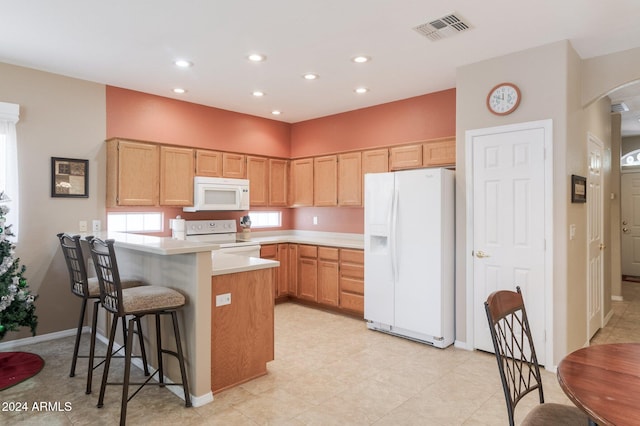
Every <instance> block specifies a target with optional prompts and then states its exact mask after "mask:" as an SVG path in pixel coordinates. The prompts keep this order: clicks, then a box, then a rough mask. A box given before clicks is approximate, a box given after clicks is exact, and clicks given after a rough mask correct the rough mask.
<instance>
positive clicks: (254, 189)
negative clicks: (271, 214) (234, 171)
mask: <svg viewBox="0 0 640 426" xmlns="http://www.w3.org/2000/svg"><path fill="white" fill-rule="evenodd" d="M247 179H249V197H250V202H249V204H250V205H251V207H254V206H266V205H267V204H268V202H269V160H268V159H267V158H265V157H254V156H250V155H248V156H247Z"/></svg>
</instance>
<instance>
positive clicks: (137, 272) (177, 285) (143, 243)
mask: <svg viewBox="0 0 640 426" xmlns="http://www.w3.org/2000/svg"><path fill="white" fill-rule="evenodd" d="M95 236H96V237H98V238H101V239H113V240H115V244H114V246H115V249H116V256H117V259H118V267H119V269H120V273H121V275H123V276H128V277H132V278H137V279H140V280H143V281H146V282H148V283H150V284H152V285H160V286H164V287H169V288H172V289H174V290H177V291H179V292H181V293H182V294H184V296H185V298H186V300H187V303H186V305H185V307H184V308H183V309H182V310H181V313H180V314H179V320H180V322H181V328H182V329H183V330H185V332H184V333H183V334H182V340H183V348H184V351H185V357H186V363H187V373H188V377H189V385H190V386H189V387H190V388H191V393H192V403H193V405H194V406H201V405H204V404H206V403H208V402H211V401H212V400H213V393H212V380H211V378H212V374H211V372H212V362H213V359H214V354H213V352H212V337H213V334H212V330H213V327H212V318H214V310H215V309H216V308H215V305H216V294H214V291H213V290H212V287H213V286H214V280H215V279H221V280H222V281H224V282H227V281H228V282H234V281H238V280H234V278H236V275H237V276H238V277H240V276H241V277H242V278H243V280H245V281H246V282H249V283H251V286H250V289H251V290H249V289H248V288H247V289H244V291H245V293H244V294H243V295H242V297H233V296H234V294H233V291H232V290H229V292H230V293H231V294H230V296H229V299H230V303H229V306H230V307H234V308H237V307H239V306H240V305H239V304H240V303H246V302H247V301H248V300H252V299H250V297H248V296H250V294H248V293H246V291H254V290H255V291H259V292H260V293H261V294H259V295H258V296H259V297H258V299H260V300H264V303H266V304H267V306H266V307H263V308H261V312H262V315H263V316H264V315H266V316H269V315H270V316H271V323H270V327H271V334H270V335H271V337H270V339H271V342H268V341H267V342H266V343H265V342H263V343H264V345H266V349H265V351H266V352H270V353H267V355H265V354H264V353H260V354H258V355H257V356H258V358H259V359H260V360H261V362H266V361H268V360H269V359H267V358H269V357H271V358H270V359H272V352H273V341H272V336H273V322H272V318H273V296H272V295H273V291H274V290H273V282H272V278H271V277H272V274H271V273H267V272H268V270H269V269H268V268H273V267H277V266H279V263H278V262H277V261H270V260H266V259H255V258H244V259H239V258H238V257H239V256H235V255H232V254H223V253H215V254H213V255H212V250H216V249H217V248H218V246H217V244H215V243H213V244H211V243H202V242H199V243H196V242H190V241H181V240H174V239H171V238H166V237H153V236H146V235H134V234H126V233H112V232H109V233H107V232H104V233H101V234H97V235H95ZM254 274H255V275H256V276H255V277H252V275H254ZM226 276H228V277H229V278H228V279H222V278H220V277H226ZM265 295H268V297H266V296H265ZM243 301H244V302H243ZM252 303H256V301H253V300H252ZM229 306H222V308H229ZM253 308H254V307H252V309H253ZM218 310H219V311H220V312H221V313H224V312H226V310H228V309H220V307H218ZM269 310H270V312H269ZM221 318H224V315H223V316H222V317H221ZM224 321H227V320H226V319H224ZM232 323H233V322H228V323H227V324H232ZM267 324H269V322H268V320H267ZM150 325H151V324H149V326H150ZM143 328H146V327H145V324H143ZM152 329H153V328H152ZM220 330H222V331H224V330H225V328H222V329H220ZM227 330H231V328H227ZM152 335H153V332H152V333H151V336H152ZM227 338H228V336H227ZM267 338H269V334H268V333H267ZM153 340H154V339H152V338H150V339H149V343H150V344H153ZM249 349H250V348H249ZM245 350H246V348H245ZM263 352H264V351H263ZM148 353H153V350H151V351H149V350H148ZM171 358H172V357H168V358H167V359H166V363H167V364H168V368H167V366H165V369H166V371H167V373H166V374H167V376H168V377H169V379H177V378H179V377H180V375H179V368H178V365H177V362H173V361H174V360H173V359H171ZM152 363H153V360H152ZM265 372H266V369H265ZM174 381H178V380H174ZM169 389H170V390H173V387H169ZM176 389H177V388H176ZM176 395H178V396H179V392H177V393H176Z"/></svg>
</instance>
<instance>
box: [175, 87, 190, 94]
mask: <svg viewBox="0 0 640 426" xmlns="http://www.w3.org/2000/svg"><path fill="white" fill-rule="evenodd" d="M173 93H178V94H182V93H187V91H186V89H183V88H182V87H176V88H175V89H173Z"/></svg>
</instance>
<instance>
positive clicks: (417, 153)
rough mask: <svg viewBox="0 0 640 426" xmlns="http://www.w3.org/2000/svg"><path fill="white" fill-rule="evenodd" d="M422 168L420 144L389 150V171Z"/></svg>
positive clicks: (395, 147)
mask: <svg viewBox="0 0 640 426" xmlns="http://www.w3.org/2000/svg"><path fill="white" fill-rule="evenodd" d="M418 167H422V144H416V145H404V146H394V147H391V148H389V170H402V169H416V168H418Z"/></svg>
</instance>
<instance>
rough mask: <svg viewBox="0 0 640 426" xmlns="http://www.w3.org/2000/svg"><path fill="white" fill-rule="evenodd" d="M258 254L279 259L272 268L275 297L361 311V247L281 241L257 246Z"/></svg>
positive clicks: (362, 303)
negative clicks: (339, 246) (278, 264)
mask: <svg viewBox="0 0 640 426" xmlns="http://www.w3.org/2000/svg"><path fill="white" fill-rule="evenodd" d="M260 257H262V258H265V259H272V260H277V261H279V262H280V267H279V268H273V269H272V274H273V282H274V287H275V293H274V298H275V299H276V300H277V299H286V298H292V299H300V300H304V301H306V302H313V303H316V304H318V306H320V305H322V306H325V307H332V308H335V309H337V310H339V311H343V312H347V313H350V314H357V315H364V251H362V250H358V249H346V248H337V247H327V246H315V245H310V244H293V243H280V244H266V245H263V246H262V247H260ZM313 303H312V304H313Z"/></svg>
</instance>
